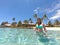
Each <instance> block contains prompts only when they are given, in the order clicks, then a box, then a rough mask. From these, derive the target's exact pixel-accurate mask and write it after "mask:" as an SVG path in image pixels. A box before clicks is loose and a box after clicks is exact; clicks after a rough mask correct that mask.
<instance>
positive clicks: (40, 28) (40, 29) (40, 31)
mask: <svg viewBox="0 0 60 45" xmlns="http://www.w3.org/2000/svg"><path fill="white" fill-rule="evenodd" d="M35 31H36V34H37V35H38V36H39V41H41V42H46V41H49V40H48V39H47V38H46V37H47V35H46V33H47V30H46V28H45V25H44V24H43V23H42V20H41V19H40V18H37V24H36V27H35Z"/></svg>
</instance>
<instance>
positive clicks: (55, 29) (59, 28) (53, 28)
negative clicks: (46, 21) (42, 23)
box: [46, 27, 60, 31]
mask: <svg viewBox="0 0 60 45" xmlns="http://www.w3.org/2000/svg"><path fill="white" fill-rule="evenodd" d="M46 29H47V30H54V31H60V27H46Z"/></svg>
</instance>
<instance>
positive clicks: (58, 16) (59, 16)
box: [50, 10, 60, 20]
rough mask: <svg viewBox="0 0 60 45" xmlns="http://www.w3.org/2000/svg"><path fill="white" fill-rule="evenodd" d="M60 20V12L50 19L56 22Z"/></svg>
mask: <svg viewBox="0 0 60 45" xmlns="http://www.w3.org/2000/svg"><path fill="white" fill-rule="evenodd" d="M58 18H60V10H57V12H56V14H55V15H54V16H52V17H51V18H50V20H55V19H58Z"/></svg>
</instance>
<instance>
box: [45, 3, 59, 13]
mask: <svg viewBox="0 0 60 45" xmlns="http://www.w3.org/2000/svg"><path fill="white" fill-rule="evenodd" d="M52 7H53V8H52V9H51V8H47V9H45V10H44V11H45V12H47V13H51V12H54V11H55V10H57V9H59V8H60V2H59V3H57V4H55V6H54V5H53V4H52Z"/></svg>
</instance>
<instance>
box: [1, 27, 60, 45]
mask: <svg viewBox="0 0 60 45" xmlns="http://www.w3.org/2000/svg"><path fill="white" fill-rule="evenodd" d="M47 34H48V36H49V39H51V40H49V41H47V42H41V41H40V40H39V37H38V36H37V35H36V32H35V31H34V30H33V29H20V28H0V45H59V44H60V39H56V38H58V37H59V36H60V31H48V33H47Z"/></svg>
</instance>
